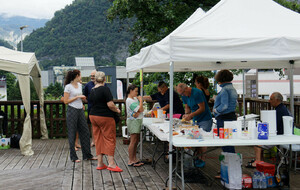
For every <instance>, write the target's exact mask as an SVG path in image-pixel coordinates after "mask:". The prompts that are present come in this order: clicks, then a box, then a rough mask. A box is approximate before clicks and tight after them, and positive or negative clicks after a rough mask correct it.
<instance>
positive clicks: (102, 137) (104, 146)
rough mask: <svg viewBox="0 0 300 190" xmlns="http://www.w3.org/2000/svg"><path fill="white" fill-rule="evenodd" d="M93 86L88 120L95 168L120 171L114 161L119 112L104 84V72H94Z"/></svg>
mask: <svg viewBox="0 0 300 190" xmlns="http://www.w3.org/2000/svg"><path fill="white" fill-rule="evenodd" d="M95 82H96V84H95V87H94V88H93V89H92V90H91V94H90V100H91V103H92V104H93V107H92V109H91V111H90V120H91V123H92V126H93V133H94V139H95V147H96V154H97V157H98V165H97V168H96V169H97V170H104V169H107V170H110V171H114V172H122V171H123V170H122V169H120V168H119V167H118V166H117V165H116V163H115V161H114V153H115V148H116V122H115V119H114V115H115V113H118V114H119V113H120V112H121V111H120V109H119V108H117V107H116V106H115V104H114V102H113V96H112V94H111V92H110V90H109V88H108V87H106V86H104V84H105V73H104V72H97V73H96V74H95ZM103 155H107V157H108V166H106V165H105V164H104V163H103Z"/></svg>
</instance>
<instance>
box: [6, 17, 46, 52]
mask: <svg viewBox="0 0 300 190" xmlns="http://www.w3.org/2000/svg"><path fill="white" fill-rule="evenodd" d="M47 21H48V19H33V18H27V17H21V16H15V17H6V16H5V15H3V14H2V15H0V39H2V40H5V41H7V42H8V43H9V44H10V45H12V46H13V47H14V48H16V47H17V43H19V42H20V40H21V38H20V36H21V31H20V27H21V26H24V25H28V27H27V28H24V29H23V37H24V36H26V35H28V34H30V33H31V32H32V31H33V30H35V29H37V28H40V27H42V26H45V23H46V22H47Z"/></svg>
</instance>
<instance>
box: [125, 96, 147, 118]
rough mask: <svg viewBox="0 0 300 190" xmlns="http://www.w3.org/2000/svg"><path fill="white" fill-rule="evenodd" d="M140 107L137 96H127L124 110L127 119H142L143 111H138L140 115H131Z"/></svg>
mask: <svg viewBox="0 0 300 190" xmlns="http://www.w3.org/2000/svg"><path fill="white" fill-rule="evenodd" d="M139 109H140V102H139V100H138V99H137V97H134V98H133V99H132V98H127V99H126V110H127V118H129V119H142V118H143V113H140V115H139V116H138V117H137V118H134V117H133V114H134V113H136V112H137V111H138V110H139Z"/></svg>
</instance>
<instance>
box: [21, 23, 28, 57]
mask: <svg viewBox="0 0 300 190" xmlns="http://www.w3.org/2000/svg"><path fill="white" fill-rule="evenodd" d="M27 27H28V25H24V26H21V27H20V30H21V51H23V29H24V28H27Z"/></svg>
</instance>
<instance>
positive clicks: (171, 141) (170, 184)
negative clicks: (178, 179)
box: [169, 61, 182, 189]
mask: <svg viewBox="0 0 300 190" xmlns="http://www.w3.org/2000/svg"><path fill="white" fill-rule="evenodd" d="M173 78H174V62H173V61H172V62H170V101H169V103H170V108H169V113H170V124H169V189H172V182H173V180H172V171H173V168H172V164H173V155H172V150H173V133H172V131H173V107H174V105H173V92H174V87H173ZM181 162H182V160H181ZM175 175H176V174H175Z"/></svg>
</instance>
